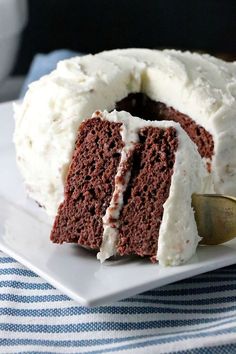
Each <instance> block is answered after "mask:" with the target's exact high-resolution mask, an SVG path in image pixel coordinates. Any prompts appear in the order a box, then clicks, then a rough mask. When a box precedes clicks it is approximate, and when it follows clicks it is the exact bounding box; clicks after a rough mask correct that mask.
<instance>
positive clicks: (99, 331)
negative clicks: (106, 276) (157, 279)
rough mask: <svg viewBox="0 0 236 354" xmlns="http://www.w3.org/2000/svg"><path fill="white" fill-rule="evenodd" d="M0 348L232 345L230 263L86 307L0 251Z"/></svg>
mask: <svg viewBox="0 0 236 354" xmlns="http://www.w3.org/2000/svg"><path fill="white" fill-rule="evenodd" d="M0 319H1V320H0V352H1V353H114V352H115V353H135V354H136V353H137V354H138V353H176V354H177V353H183V354H190V353H191V354H195V353H196V354H197V353H199V354H204V353H206V354H208V353H213V354H215V353H232V354H235V353H236V266H231V267H227V268H223V269H220V270H217V271H214V272H211V273H206V274H203V275H201V276H197V277H194V278H191V279H187V280H185V281H181V282H178V283H175V284H172V285H169V286H165V287H162V288H160V289H154V290H152V291H148V292H146V293H143V294H140V295H137V296H135V297H133V298H128V299H125V300H123V301H120V302H118V303H115V304H112V305H109V306H100V307H96V308H85V307H82V306H79V305H78V304H77V303H76V302H75V301H72V300H70V299H69V298H68V297H67V296H66V295H63V294H62V293H61V292H60V291H58V290H56V289H55V288H53V287H52V286H51V285H49V284H48V283H46V282H45V281H44V280H42V279H41V278H40V277H38V276H37V275H35V274H34V273H33V272H31V271H30V270H28V269H26V268H25V267H24V266H22V265H21V264H19V263H17V262H16V261H15V260H14V259H12V258H10V257H8V256H7V255H5V254H3V253H1V252H0Z"/></svg>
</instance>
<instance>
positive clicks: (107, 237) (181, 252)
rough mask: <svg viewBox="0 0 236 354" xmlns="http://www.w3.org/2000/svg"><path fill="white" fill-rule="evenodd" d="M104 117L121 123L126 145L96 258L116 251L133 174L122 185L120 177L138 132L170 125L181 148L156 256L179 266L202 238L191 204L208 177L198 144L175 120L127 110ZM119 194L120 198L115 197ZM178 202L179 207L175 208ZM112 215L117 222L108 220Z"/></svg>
mask: <svg viewBox="0 0 236 354" xmlns="http://www.w3.org/2000/svg"><path fill="white" fill-rule="evenodd" d="M100 117H101V118H102V119H105V120H108V121H110V122H122V129H121V136H122V140H123V142H124V148H123V150H122V152H121V161H120V164H119V167H118V170H117V175H116V178H115V190H114V193H113V196H112V199H111V202H110V205H109V207H108V208H107V210H106V214H105V216H104V217H103V227H104V233H103V240H102V246H101V249H100V252H99V253H98V255H97V258H98V259H100V261H101V262H103V261H104V260H105V259H107V258H109V257H111V256H113V255H115V254H116V244H117V237H118V228H119V215H120V211H121V209H122V207H123V193H124V192H125V190H126V187H127V184H128V181H129V177H130V174H127V175H126V183H125V184H124V185H122V184H121V183H120V181H119V179H117V176H120V175H121V171H122V165H123V163H124V162H125V161H126V159H127V156H128V155H129V152H130V151H132V149H133V147H134V145H133V144H134V143H136V142H138V140H139V138H138V133H139V130H140V129H141V128H144V127H147V126H148V127H150V126H152V127H159V128H164V129H166V128H168V127H174V128H175V129H176V131H177V137H178V149H177V151H176V153H175V164H174V169H173V175H172V177H171V187H170V192H169V197H168V199H167V200H166V202H165V204H164V212H163V218H162V222H161V227H160V230H159V238H158V252H157V259H158V261H159V263H160V264H161V265H178V264H180V263H184V262H186V261H187V260H188V259H190V258H191V257H192V255H193V254H194V253H195V251H196V247H197V245H198V242H199V240H200V237H199V236H198V231H197V227H196V222H195V219H194V212H193V209H192V207H191V198H192V194H193V193H203V192H204V191H205V186H206V183H207V180H208V174H207V172H206V169H205V167H204V163H203V161H202V159H201V158H200V156H199V154H198V152H197V148H196V146H195V145H194V144H193V143H192V141H191V140H190V138H189V137H188V136H187V134H186V133H185V132H184V131H183V129H182V128H181V127H180V125H179V124H177V123H174V122H172V121H168V122H167V121H161V122H157V121H154V122H153V121H144V120H142V119H140V118H137V117H131V115H130V114H129V113H127V112H124V111H122V112H116V111H113V112H112V113H108V112H106V111H105V112H103V113H100ZM117 193H118V198H115V200H116V202H115V203H114V196H115V195H116V194H117ZM177 205H178V207H176V206H177ZM110 217H112V218H114V219H116V222H112V223H109V219H110Z"/></svg>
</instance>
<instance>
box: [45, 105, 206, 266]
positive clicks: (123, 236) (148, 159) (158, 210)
mask: <svg viewBox="0 0 236 354" xmlns="http://www.w3.org/2000/svg"><path fill="white" fill-rule="evenodd" d="M207 175H208V174H207V172H206V169H205V166H204V163H203V161H202V159H201V157H200V155H199V153H198V151H197V148H196V145H195V144H194V143H193V142H192V141H191V140H190V138H189V137H188V135H187V134H186V133H185V132H184V130H183V129H182V128H181V127H180V125H179V124H177V123H174V122H172V121H169V122H168V121H162V122H158V121H145V120H142V119H140V118H137V117H133V116H131V115H130V114H129V113H127V112H125V111H121V112H117V111H113V112H111V113H108V112H107V111H104V112H103V113H102V112H100V111H97V112H95V113H94V115H93V116H92V118H90V119H87V120H85V121H84V122H82V124H81V125H80V128H79V131H78V136H77V140H76V144H75V149H74V153H73V157H72V160H71V164H70V167H69V172H68V175H67V179H66V183H65V199H64V201H63V203H62V204H61V205H60V206H59V209H58V215H57V216H56V219H55V222H54V226H53V229H52V233H51V240H52V241H53V242H55V243H63V242H75V243H78V244H79V245H81V246H84V247H87V248H89V249H94V250H97V251H99V253H98V255H97V257H98V258H99V259H100V260H101V261H104V260H105V259H107V258H110V257H111V256H113V255H120V256H124V255H132V254H135V255H139V256H148V257H150V258H151V260H152V261H153V262H156V261H157V260H158V261H159V263H160V264H162V265H178V264H180V263H183V262H185V261H187V260H188V259H189V258H190V257H191V256H192V255H193V254H194V253H195V250H196V247H197V244H198V242H199V240H200V238H199V236H198V232H197V227H196V223H195V219H194V212H193V209H192V208H191V197H192V194H193V193H194V192H199V193H201V192H203V191H204V184H205V182H206V178H207Z"/></svg>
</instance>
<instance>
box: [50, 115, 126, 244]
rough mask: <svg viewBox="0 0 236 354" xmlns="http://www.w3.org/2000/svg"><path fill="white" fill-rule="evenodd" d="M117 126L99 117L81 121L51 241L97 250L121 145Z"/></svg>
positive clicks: (119, 125) (118, 124) (118, 125)
mask: <svg viewBox="0 0 236 354" xmlns="http://www.w3.org/2000/svg"><path fill="white" fill-rule="evenodd" d="M120 127H121V123H114V122H109V121H102V120H101V119H100V118H92V119H89V120H87V121H86V122H84V123H82V124H81V126H80V129H79V134H78V138H77V141H76V144H75V150H74V154H73V157H72V162H71V165H70V168H69V172H68V176H67V180H66V184H65V194H64V195H65V199H64V202H63V203H62V204H61V205H60V207H59V210H58V215H57V217H56V219H55V222H54V227H53V231H52V233H51V240H52V241H53V242H56V243H62V242H77V243H78V244H80V245H82V246H86V247H89V248H91V249H96V250H98V249H99V247H100V245H101V242H102V234H103V222H102V217H103V215H105V212H106V209H107V208H108V206H109V203H110V200H111V197H112V194H113V192H114V187H115V180H114V177H115V175H116V172H117V168H118V165H119V162H120V155H121V154H120V152H121V149H122V147H123V145H124V144H123V142H122V138H121V135H120Z"/></svg>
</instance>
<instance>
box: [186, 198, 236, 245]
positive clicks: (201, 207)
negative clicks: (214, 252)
mask: <svg viewBox="0 0 236 354" xmlns="http://www.w3.org/2000/svg"><path fill="white" fill-rule="evenodd" d="M192 206H193V209H194V211H195V220H196V223H197V228H198V233H199V235H200V236H201V237H202V240H201V242H200V243H201V244H204V245H219V244H221V243H224V242H227V241H230V240H232V239H233V238H234V237H236V198H235V197H229V196H226V195H221V194H193V195H192Z"/></svg>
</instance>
